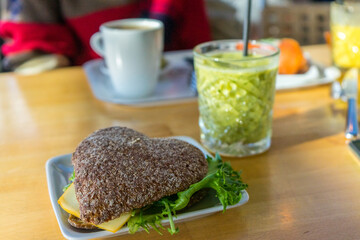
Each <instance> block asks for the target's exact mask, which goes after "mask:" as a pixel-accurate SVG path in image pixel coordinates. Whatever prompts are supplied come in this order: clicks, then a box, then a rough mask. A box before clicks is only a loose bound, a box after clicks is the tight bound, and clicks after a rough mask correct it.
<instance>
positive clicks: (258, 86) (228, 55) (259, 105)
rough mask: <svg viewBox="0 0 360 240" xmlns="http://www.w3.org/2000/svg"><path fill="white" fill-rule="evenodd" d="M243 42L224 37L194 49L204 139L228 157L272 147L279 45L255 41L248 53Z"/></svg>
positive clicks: (249, 153) (254, 152)
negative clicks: (273, 109)
mask: <svg viewBox="0 0 360 240" xmlns="http://www.w3.org/2000/svg"><path fill="white" fill-rule="evenodd" d="M242 46H243V43H242V41H241V40H220V41H212V42H207V43H203V44H200V45H198V46H196V47H195V48H194V65H195V73H196V79H197V89H198V93H199V97H198V103H199V112H200V118H199V125H200V130H201V141H202V143H203V144H204V145H205V146H206V147H207V148H208V149H209V150H210V151H212V152H218V153H219V154H221V155H225V156H237V157H242V156H248V155H253V154H257V153H261V152H264V151H265V150H267V149H268V148H269V147H270V145H271V125H272V107H273V102H274V95H275V79H276V76H277V72H278V65H279V49H278V48H277V47H275V46H272V45H269V44H266V43H262V42H257V41H251V42H250V44H249V55H248V56H246V57H243V52H242Z"/></svg>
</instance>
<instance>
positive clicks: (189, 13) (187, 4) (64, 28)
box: [0, 0, 210, 64]
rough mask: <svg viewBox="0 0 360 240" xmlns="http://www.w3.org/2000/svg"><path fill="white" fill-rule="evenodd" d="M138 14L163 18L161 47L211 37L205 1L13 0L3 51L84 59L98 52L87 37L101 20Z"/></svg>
mask: <svg viewBox="0 0 360 240" xmlns="http://www.w3.org/2000/svg"><path fill="white" fill-rule="evenodd" d="M60 9H61V11H60ZM138 17H142V18H143V17H145V18H154V19H159V20H161V21H162V22H163V23H164V26H165V50H178V49H190V48H193V47H194V46H195V45H196V44H198V43H201V42H205V41H208V40H210V28H209V24H208V20H207V17H206V12H205V7H204V3H203V0H112V1H110V0H108V1H103V0H91V1H88V0H31V1H28V0H12V1H8V6H7V14H6V16H5V19H4V20H2V21H1V22H0V36H1V37H3V38H4V39H7V40H9V39H10V41H6V43H5V44H4V45H3V46H2V52H3V54H4V55H5V56H7V55H11V54H16V53H21V52H24V51H29V50H30V51H31V50H40V51H44V52H47V53H57V54H63V55H65V56H67V57H69V58H70V59H72V60H73V62H74V63H75V64H82V63H84V62H85V61H88V60H90V59H94V58H98V57H99V56H98V55H97V54H96V53H95V52H94V51H93V50H92V49H91V47H90V45H89V40H90V37H91V35H92V34H93V33H95V32H97V31H98V30H99V26H100V25H101V24H102V23H104V22H107V21H111V20H116V19H123V18H138Z"/></svg>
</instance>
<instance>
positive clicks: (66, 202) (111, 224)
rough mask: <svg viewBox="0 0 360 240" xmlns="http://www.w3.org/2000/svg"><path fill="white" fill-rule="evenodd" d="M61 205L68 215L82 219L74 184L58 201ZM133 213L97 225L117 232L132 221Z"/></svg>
mask: <svg viewBox="0 0 360 240" xmlns="http://www.w3.org/2000/svg"><path fill="white" fill-rule="evenodd" d="M58 203H59V205H60V206H61V207H62V208H63V209H64V210H65V211H66V212H68V213H70V214H72V215H74V216H75V217H78V218H80V207H79V202H78V201H77V199H76V196H75V186H74V184H73V183H72V184H71V185H70V186H69V187H68V189H66V191H65V192H64V193H63V195H61V197H60V198H59V200H58ZM130 217H131V213H123V214H121V215H120V217H118V218H115V219H114V220H110V221H108V222H104V223H102V224H99V225H95V224H93V225H95V226H96V227H98V228H101V229H104V230H107V231H110V232H113V233H115V232H117V231H118V230H119V229H120V228H121V227H122V226H124V224H125V223H127V221H128V220H129V219H130Z"/></svg>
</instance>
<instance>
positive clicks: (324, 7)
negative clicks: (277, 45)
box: [205, 0, 331, 45]
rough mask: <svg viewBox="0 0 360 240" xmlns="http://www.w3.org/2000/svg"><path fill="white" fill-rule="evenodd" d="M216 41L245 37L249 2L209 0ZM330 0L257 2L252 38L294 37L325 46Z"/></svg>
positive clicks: (253, 2) (254, 2) (213, 33)
mask: <svg viewBox="0 0 360 240" xmlns="http://www.w3.org/2000/svg"><path fill="white" fill-rule="evenodd" d="M205 2H206V6H207V12H208V16H209V21H210V26H211V32H212V37H213V39H233V38H242V28H243V27H242V24H243V18H244V14H245V4H246V1H238V0H205ZM329 2H331V1H329V0H253V1H252V12H251V17H252V18H251V22H252V27H251V34H250V35H251V38H252V39H259V38H284V37H288V38H294V39H296V40H297V41H298V42H299V43H300V44H301V45H309V44H320V43H325V39H324V32H325V31H328V30H329Z"/></svg>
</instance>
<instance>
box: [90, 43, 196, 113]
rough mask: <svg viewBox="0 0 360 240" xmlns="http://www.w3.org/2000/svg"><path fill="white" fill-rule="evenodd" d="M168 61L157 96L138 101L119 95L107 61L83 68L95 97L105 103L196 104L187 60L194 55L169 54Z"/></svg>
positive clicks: (184, 52) (161, 75) (147, 104)
mask: <svg viewBox="0 0 360 240" xmlns="http://www.w3.org/2000/svg"><path fill="white" fill-rule="evenodd" d="M164 58H165V60H166V62H167V64H166V66H165V68H164V69H163V70H162V72H161V74H160V79H159V83H158V85H157V87H156V89H155V92H154V94H153V95H151V96H148V97H144V98H138V99H128V98H124V97H122V96H120V95H118V94H117V93H115V91H114V88H113V87H112V83H111V81H110V79H109V75H108V74H107V69H106V67H105V64H104V60H103V59H96V60H91V61H89V62H86V63H85V64H84V65H83V68H84V71H85V74H86V76H87V80H88V82H89V85H90V87H91V90H92V92H93V94H94V96H95V97H96V98H97V99H99V100H101V101H105V102H110V103H116V104H123V105H131V106H139V107H142V106H155V105H165V104H171V103H178V102H184V101H192V100H195V99H196V97H197V93H196V89H194V88H192V87H191V74H192V72H193V66H192V64H190V63H189V62H187V61H186V58H192V51H191V50H183V51H172V52H165V53H164Z"/></svg>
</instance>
